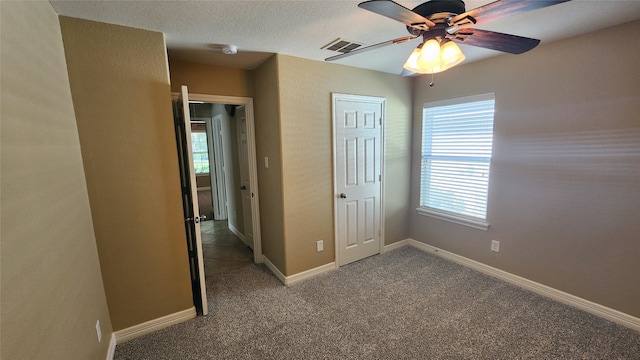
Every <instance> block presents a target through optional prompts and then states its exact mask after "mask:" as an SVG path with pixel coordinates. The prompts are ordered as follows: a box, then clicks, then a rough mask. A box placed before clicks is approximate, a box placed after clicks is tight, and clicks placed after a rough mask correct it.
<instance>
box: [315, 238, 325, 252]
mask: <svg viewBox="0 0 640 360" xmlns="http://www.w3.org/2000/svg"><path fill="white" fill-rule="evenodd" d="M322 250H324V242H323V241H322V240H318V241H316V251H322Z"/></svg>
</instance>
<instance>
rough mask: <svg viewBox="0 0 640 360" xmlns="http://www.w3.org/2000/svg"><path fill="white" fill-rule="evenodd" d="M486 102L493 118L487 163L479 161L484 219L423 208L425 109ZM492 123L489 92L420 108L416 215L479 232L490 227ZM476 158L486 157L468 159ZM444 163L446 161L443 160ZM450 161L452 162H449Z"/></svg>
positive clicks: (492, 95)
mask: <svg viewBox="0 0 640 360" xmlns="http://www.w3.org/2000/svg"><path fill="white" fill-rule="evenodd" d="M488 100H492V101H493V111H494V114H493V117H492V120H491V151H490V155H489V157H488V160H487V161H481V162H482V163H486V164H487V171H488V173H487V176H486V179H487V180H486V197H485V200H484V206H485V215H484V218H478V217H475V216H469V215H465V214H462V213H458V212H453V211H448V210H444V209H439V208H435V207H428V206H423V205H422V196H423V189H422V184H423V175H424V173H425V169H424V168H423V167H424V166H426V165H424V163H425V159H427V156H426V155H425V151H424V144H425V141H428V142H431V138H429V139H425V134H424V128H425V121H426V116H425V115H426V111H427V109H430V108H436V107H442V106H451V105H462V104H467V103H473V102H478V101H488ZM494 123H495V93H494V92H490V93H483V94H477V95H471V96H464V97H458V98H452V99H444V100H437V101H429V102H425V103H424V105H423V108H422V123H421V130H422V133H421V136H420V139H421V143H420V181H419V187H420V188H419V190H418V194H419V195H418V204H419V206H418V208H416V211H417V213H418V214H420V215H424V216H429V217H433V218H436V219H440V220H445V221H449V222H452V223H456V224H460V225H465V226H469V227H472V228H476V229H480V230H487V229H488V228H489V226H490V224H489V222H488V214H489V211H488V209H489V186H490V172H491V170H490V169H491V162H492V159H493V140H494ZM461 158H464V156H462V157H461ZM477 158H486V156H484V155H483V156H475V157H474V156H469V159H473V161H477ZM445 161H446V160H445ZM449 161H452V160H449ZM455 161H461V160H459V159H458V160H455Z"/></svg>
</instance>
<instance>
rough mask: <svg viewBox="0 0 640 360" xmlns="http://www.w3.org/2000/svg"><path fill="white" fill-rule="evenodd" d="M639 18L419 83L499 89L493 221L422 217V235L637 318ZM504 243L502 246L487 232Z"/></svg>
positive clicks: (425, 95)
mask: <svg viewBox="0 0 640 360" xmlns="http://www.w3.org/2000/svg"><path fill="white" fill-rule="evenodd" d="M639 32H640V21H635V22H633V23H629V24H625V25H621V26H617V27H614V28H611V29H609V30H604V31H599V32H596V33H591V34H588V35H584V36H580V37H576V38H572V39H569V40H564V41H559V42H555V43H551V44H548V45H541V46H539V47H538V48H536V49H534V50H533V51H531V52H529V53H526V54H522V55H519V56H511V55H505V56H500V57H496V58H492V59H489V60H486V61H482V62H477V63H471V64H468V65H463V66H460V67H459V68H454V69H452V70H450V71H448V72H446V73H443V74H441V75H436V85H435V87H433V88H429V87H428V86H427V83H428V81H429V78H419V79H418V80H417V81H416V83H415V102H414V111H415V116H414V127H413V131H414V138H413V141H414V145H413V155H414V161H413V167H412V169H413V170H414V171H413V176H412V179H413V184H414V185H413V186H412V197H411V198H412V203H411V209H415V208H416V207H417V206H418V196H419V195H418V192H419V189H418V186H419V185H418V184H419V168H420V131H421V130H420V124H421V119H420V114H421V108H422V104H423V103H424V102H425V101H431V100H438V99H445V98H451V97H458V96H464V95H470V94H479V93H485V92H490V91H495V94H496V113H495V122H494V134H495V135H494V151H493V160H492V165H491V166H492V167H491V175H490V176H491V177H490V189H489V202H488V215H487V216H488V220H489V223H490V224H491V227H490V228H489V230H488V231H479V230H474V229H471V228H467V227H464V226H460V225H455V224H452V223H448V222H444V221H440V220H435V219H431V218H429V217H424V216H420V215H417V214H416V212H415V210H412V211H411V221H412V226H411V236H412V237H413V238H414V239H417V240H419V241H422V242H425V243H428V244H431V245H434V246H436V247H439V248H442V249H445V250H448V251H451V252H454V253H457V254H460V255H462V256H465V257H468V258H471V259H474V260H477V261H480V262H482V263H485V264H488V265H491V266H494V267H497V268H499V269H502V270H505V271H508V272H511V273H513V274H516V275H520V276H523V277H525V278H528V279H531V280H534V281H537V282H540V283H543V284H545V285H548V286H551V287H553V288H556V289H559V290H562V291H565V292H568V293H570V294H573V295H576V296H579V297H581V298H584V299H587V300H591V301H594V302H596V303H599V304H602V305H605V306H608V307H611V308H614V309H617V310H620V311H622V312H625V313H628V314H630V315H633V316H636V317H638V316H640V307H639V306H638V304H640V286H638V284H639V283H638V274H640V261H639V260H638V259H640V241H639V237H638V236H639V235H638V234H640V218H639V217H638V216H639V214H640V183H639V181H640V180H639V179H640V153H639V152H638V150H639V149H640V118H639V116H640V67H638V61H637V59H638V58H640V42H638V41H630V39H628V38H626V37H624V36H620V34H637V33H639ZM492 239H496V240H499V241H500V252H499V253H492V252H491V251H490V241H491V240H492Z"/></svg>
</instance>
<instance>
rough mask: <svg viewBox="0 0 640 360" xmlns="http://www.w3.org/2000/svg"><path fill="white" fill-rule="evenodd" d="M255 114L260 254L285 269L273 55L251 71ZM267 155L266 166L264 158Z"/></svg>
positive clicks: (278, 110)
mask: <svg viewBox="0 0 640 360" xmlns="http://www.w3.org/2000/svg"><path fill="white" fill-rule="evenodd" d="M254 81H255V82H254V88H255V94H256V96H255V101H254V114H255V119H254V120H255V133H256V160H257V162H258V190H259V195H260V231H261V237H262V253H263V254H264V256H265V257H266V258H267V259H269V261H271V262H272V263H273V264H274V265H275V266H276V267H277V268H278V269H280V270H281V271H284V269H285V244H284V218H283V208H282V156H281V153H280V144H281V140H280V96H279V85H278V64H277V58H276V56H272V57H271V58H269V59H268V60H267V61H266V62H265V63H264V64H262V65H260V66H259V67H258V68H257V69H256V70H255V71H254ZM265 157H268V158H269V168H265V167H264V158H265Z"/></svg>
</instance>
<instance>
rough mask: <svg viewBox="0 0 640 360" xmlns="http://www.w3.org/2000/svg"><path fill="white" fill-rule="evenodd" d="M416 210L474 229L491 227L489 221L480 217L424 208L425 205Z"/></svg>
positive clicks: (424, 214) (422, 213)
mask: <svg viewBox="0 0 640 360" xmlns="http://www.w3.org/2000/svg"><path fill="white" fill-rule="evenodd" d="M416 211H417V212H418V214H420V215H423V216H429V217H432V218H436V219H440V220H444V221H449V222H452V223H456V224H459V225H464V226H469V227H472V228H474V229H479V230H487V229H489V223H487V222H485V221H482V220H478V219H474V218H471V217H467V216H464V215H459V214H455V213H450V212H447V211H442V210H435V209H430V208H423V207H419V208H417V209H416Z"/></svg>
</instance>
